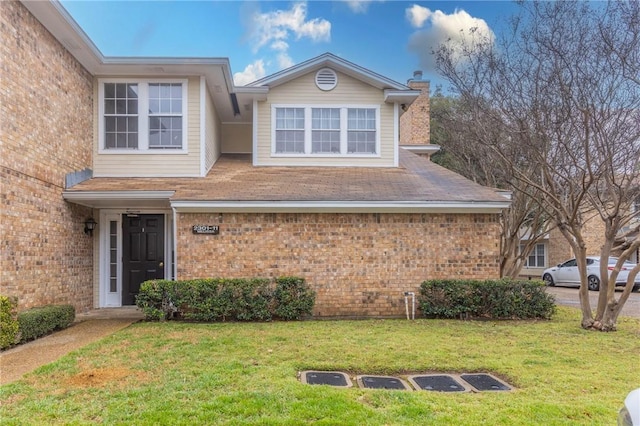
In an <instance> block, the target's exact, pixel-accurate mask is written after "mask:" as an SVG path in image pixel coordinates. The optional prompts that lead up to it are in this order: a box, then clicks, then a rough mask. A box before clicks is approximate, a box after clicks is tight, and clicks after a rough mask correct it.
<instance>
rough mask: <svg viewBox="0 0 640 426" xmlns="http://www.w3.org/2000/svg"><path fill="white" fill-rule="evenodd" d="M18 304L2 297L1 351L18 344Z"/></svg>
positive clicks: (0, 300)
mask: <svg viewBox="0 0 640 426" xmlns="http://www.w3.org/2000/svg"><path fill="white" fill-rule="evenodd" d="M16 306H17V303H16V301H15V300H14V299H10V298H8V297H7V296H0V349H5V348H8V347H9V346H12V345H15V344H16V343H18V319H17V315H16Z"/></svg>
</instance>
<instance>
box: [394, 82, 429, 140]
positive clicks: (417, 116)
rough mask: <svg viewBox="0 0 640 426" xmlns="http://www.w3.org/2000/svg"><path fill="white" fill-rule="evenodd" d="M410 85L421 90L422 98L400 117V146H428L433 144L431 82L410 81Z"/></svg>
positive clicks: (415, 101)
mask: <svg viewBox="0 0 640 426" xmlns="http://www.w3.org/2000/svg"><path fill="white" fill-rule="evenodd" d="M408 85H409V87H410V88H412V89H414V90H420V96H418V98H417V99H416V100H414V101H413V103H412V104H411V105H410V106H409V107H408V109H407V110H406V111H405V112H404V113H403V114H402V115H401V116H400V145H427V144H429V143H431V133H430V132H431V125H430V121H429V120H430V117H431V110H430V101H429V82H428V81H425V80H409V82H408Z"/></svg>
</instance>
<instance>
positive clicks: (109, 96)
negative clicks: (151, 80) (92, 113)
mask: <svg viewBox="0 0 640 426" xmlns="http://www.w3.org/2000/svg"><path fill="white" fill-rule="evenodd" d="M104 127H105V144H104V146H105V148H123V149H127V148H133V149H135V148H138V85H137V84H128V83H105V84H104Z"/></svg>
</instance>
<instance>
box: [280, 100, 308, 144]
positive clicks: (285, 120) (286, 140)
mask: <svg viewBox="0 0 640 426" xmlns="http://www.w3.org/2000/svg"><path fill="white" fill-rule="evenodd" d="M276 152H293V153H303V152H304V108H277V109H276Z"/></svg>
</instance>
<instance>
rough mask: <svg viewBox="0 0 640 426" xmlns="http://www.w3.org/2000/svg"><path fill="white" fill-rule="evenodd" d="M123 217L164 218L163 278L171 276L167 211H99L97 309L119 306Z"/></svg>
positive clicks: (170, 246) (169, 229) (169, 216)
mask: <svg viewBox="0 0 640 426" xmlns="http://www.w3.org/2000/svg"><path fill="white" fill-rule="evenodd" d="M126 214H140V215H145V214H160V215H163V216H164V276H165V278H167V279H171V277H172V276H173V267H172V265H173V262H172V253H173V239H174V235H173V231H172V229H173V215H172V214H171V210H166V209H149V210H144V209H135V210H134V209H102V210H100V219H99V224H98V232H99V244H98V257H97V258H98V259H100V260H99V267H98V307H100V308H120V307H122V270H123V268H122V257H123V250H122V234H123V230H122V215H126ZM111 222H116V234H115V242H116V247H115V252H116V253H115V260H116V262H115V264H114V266H115V273H116V277H115V278H116V279H115V290H116V291H111V290H112V289H111V270H112V264H111V258H112V254H111V251H112V250H111V248H112V247H111V234H110V230H111Z"/></svg>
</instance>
